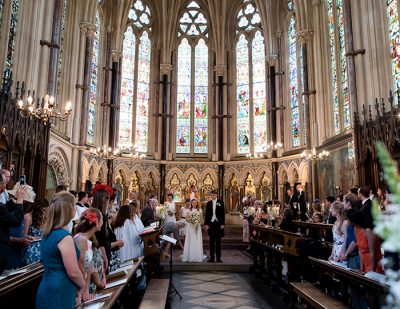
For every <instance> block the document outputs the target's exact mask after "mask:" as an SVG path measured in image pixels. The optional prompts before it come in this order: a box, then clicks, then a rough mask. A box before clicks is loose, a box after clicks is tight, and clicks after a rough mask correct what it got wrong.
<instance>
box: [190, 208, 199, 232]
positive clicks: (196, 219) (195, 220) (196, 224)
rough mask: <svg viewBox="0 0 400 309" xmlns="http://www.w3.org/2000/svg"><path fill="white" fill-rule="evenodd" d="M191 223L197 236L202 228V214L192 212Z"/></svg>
mask: <svg viewBox="0 0 400 309" xmlns="http://www.w3.org/2000/svg"><path fill="white" fill-rule="evenodd" d="M190 223H192V224H193V226H194V229H195V232H196V235H197V232H198V230H199V227H200V226H201V223H200V212H199V211H192V212H191V214H190Z"/></svg>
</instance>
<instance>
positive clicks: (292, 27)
mask: <svg viewBox="0 0 400 309" xmlns="http://www.w3.org/2000/svg"><path fill="white" fill-rule="evenodd" d="M288 42H289V44H288V46H289V95H290V96H289V98H290V108H291V128H292V132H291V133H292V146H293V147H298V146H300V113H299V84H298V83H299V81H298V71H297V42H296V22H295V18H294V17H293V16H292V17H291V19H290V23H289V28H288Z"/></svg>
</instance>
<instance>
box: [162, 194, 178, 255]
mask: <svg viewBox="0 0 400 309" xmlns="http://www.w3.org/2000/svg"><path fill="white" fill-rule="evenodd" d="M173 197H174V196H173V194H172V193H168V194H167V202H166V203H165V206H166V207H167V213H166V214H165V220H164V229H163V233H164V234H165V235H168V236H171V235H173V237H174V238H175V239H176V241H177V243H178V245H179V247H180V248H181V249H183V246H182V243H181V240H180V238H179V234H178V227H177V223H176V217H175V211H176V205H175V202H173V201H172V199H173ZM170 246H171V244H170V243H167V245H166V246H165V249H164V255H165V256H166V255H168V252H169V248H170Z"/></svg>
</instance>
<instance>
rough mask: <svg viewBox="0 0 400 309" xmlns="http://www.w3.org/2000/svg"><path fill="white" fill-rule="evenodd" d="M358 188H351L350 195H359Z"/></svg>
mask: <svg viewBox="0 0 400 309" xmlns="http://www.w3.org/2000/svg"><path fill="white" fill-rule="evenodd" d="M358 189H359V188H358V187H356V186H353V187H351V188H350V189H349V194H350V193H353V194H355V195H357V194H358Z"/></svg>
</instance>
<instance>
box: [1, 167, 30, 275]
mask: <svg viewBox="0 0 400 309" xmlns="http://www.w3.org/2000/svg"><path fill="white" fill-rule="evenodd" d="M5 188H6V186H5V181H4V175H3V174H1V173H0V192H3V191H4V190H5ZM26 190H27V187H26V186H20V187H19V188H18V189H17V193H16V203H7V205H4V204H3V203H0V274H1V273H2V272H3V270H4V269H5V267H6V265H7V263H8V258H9V255H10V228H11V227H18V226H20V225H21V222H22V220H23V219H24V214H23V206H22V203H23V201H24V198H25V194H26Z"/></svg>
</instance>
